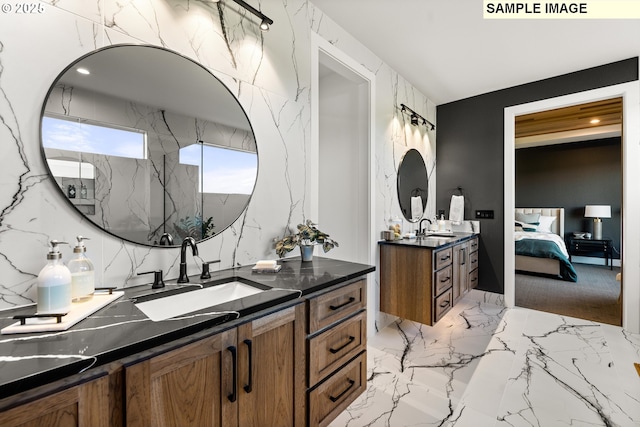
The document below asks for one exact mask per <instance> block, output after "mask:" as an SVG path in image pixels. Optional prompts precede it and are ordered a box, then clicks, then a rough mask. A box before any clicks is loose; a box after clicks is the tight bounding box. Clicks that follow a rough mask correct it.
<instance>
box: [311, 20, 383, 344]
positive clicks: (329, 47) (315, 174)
mask: <svg viewBox="0 0 640 427" xmlns="http://www.w3.org/2000/svg"><path fill="white" fill-rule="evenodd" d="M321 53H322V54H324V55H326V56H327V57H329V58H331V59H332V60H333V61H336V63H339V64H340V65H342V66H343V67H345V68H347V69H349V70H350V71H352V72H353V73H354V74H357V75H358V76H359V77H361V78H362V79H363V80H364V81H366V82H367V84H368V86H369V90H368V103H369V111H368V120H369V123H368V138H367V140H368V152H369V154H368V162H367V163H368V179H367V181H368V191H367V198H368V215H367V219H366V221H367V230H369V233H368V236H367V248H368V263H369V264H370V265H376V242H377V238H376V233H375V231H374V228H375V227H374V224H375V182H376V179H375V158H376V155H375V154H376V153H375V147H376V144H375V111H376V102H375V99H376V98H375V93H376V75H375V74H374V73H373V72H371V71H369V70H368V69H367V68H365V67H364V66H363V65H362V64H361V63H359V62H357V61H356V60H354V59H353V58H351V57H350V56H349V55H347V54H346V53H344V52H343V51H341V50H340V49H338V48H337V47H336V46H334V45H333V44H331V43H330V42H329V41H327V40H325V39H324V38H322V37H321V36H320V35H318V34H317V33H315V32H312V33H311V146H310V152H309V156H308V157H307V159H308V165H309V187H308V188H309V194H310V195H311V197H310V200H309V204H310V208H309V211H310V217H311V218H318V214H319V195H320V182H319V180H320V178H319V177H320V165H319V158H320V129H319V126H320V114H319V110H320V108H319V90H320V75H319V65H320V54H321ZM370 276H371V274H370ZM375 295H376V293H375V279H373V278H371V277H370V278H369V280H368V281H367V307H368V310H367V330H368V331H370V332H369V334H371V333H373V332H374V331H375V312H376V310H375V309H374V307H376V298H375Z"/></svg>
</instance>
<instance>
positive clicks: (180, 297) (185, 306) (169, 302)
mask: <svg viewBox="0 0 640 427" xmlns="http://www.w3.org/2000/svg"><path fill="white" fill-rule="evenodd" d="M264 291H265V290H264V289H260V288H257V287H255V286H251V285H249V284H247V283H244V282H240V281H238V280H233V281H230V282H226V283H221V284H217V285H213V286H209V287H205V288H202V289H197V290H190V291H188V292H182V293H179V294H174V295H168V296H163V297H159V298H155V299H152V300H149V301H142V302H137V303H136V307H138V308H139V309H140V310H141V311H142V312H143V313H144V314H146V315H147V317H148V318H149V319H151V320H153V321H154V322H157V321H160V320H166V319H170V318H172V317H176V316H181V315H184V314H187V313H192V312H194V311H198V310H203V309H206V308H209V307H213V306H216V305H219V304H224V303H226V302H229V301H235V300H238V299H240V298H244V297H248V296H251V295H255V294H259V293H260V292H264Z"/></svg>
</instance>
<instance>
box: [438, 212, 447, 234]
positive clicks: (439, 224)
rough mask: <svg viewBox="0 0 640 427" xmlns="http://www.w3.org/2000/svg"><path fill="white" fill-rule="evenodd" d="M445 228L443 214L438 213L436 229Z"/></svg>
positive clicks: (442, 229) (441, 229) (443, 229)
mask: <svg viewBox="0 0 640 427" xmlns="http://www.w3.org/2000/svg"><path fill="white" fill-rule="evenodd" d="M446 228H447V222H446V221H445V220H444V214H441V215H440V219H439V220H438V231H445V230H446Z"/></svg>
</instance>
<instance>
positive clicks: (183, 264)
mask: <svg viewBox="0 0 640 427" xmlns="http://www.w3.org/2000/svg"><path fill="white" fill-rule="evenodd" d="M187 246H191V251H192V252H193V256H197V255H198V247H197V246H196V241H195V239H194V238H193V237H185V238H184V240H183V241H182V246H181V247H180V277H178V283H188V282H189V276H187Z"/></svg>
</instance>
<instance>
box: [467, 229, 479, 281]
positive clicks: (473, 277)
mask: <svg viewBox="0 0 640 427" xmlns="http://www.w3.org/2000/svg"><path fill="white" fill-rule="evenodd" d="M479 243H480V242H479V239H478V238H477V237H473V238H472V239H471V240H469V290H471V289H475V288H477V287H478V247H479Z"/></svg>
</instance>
